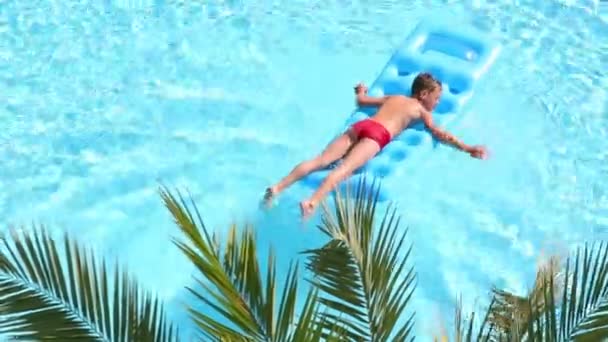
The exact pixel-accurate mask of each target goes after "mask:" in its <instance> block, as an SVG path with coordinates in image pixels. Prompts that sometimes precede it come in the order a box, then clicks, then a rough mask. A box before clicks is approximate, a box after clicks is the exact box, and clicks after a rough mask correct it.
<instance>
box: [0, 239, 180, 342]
mask: <svg viewBox="0 0 608 342" xmlns="http://www.w3.org/2000/svg"><path fill="white" fill-rule="evenodd" d="M10 233H11V234H10V236H3V237H2V238H1V241H0V303H2V304H1V305H0V334H3V335H5V336H9V337H10V336H12V337H15V338H16V337H19V338H31V339H35V340H53V339H55V340H60V341H64V340H73V339H77V340H81V341H84V340H93V341H135V340H137V341H175V340H177V338H178V334H177V329H176V328H175V327H174V326H173V325H171V324H170V323H168V322H167V320H166V318H165V314H164V310H163V307H162V305H161V303H160V302H159V300H158V299H155V298H154V297H152V296H150V295H149V294H148V293H146V292H144V291H142V290H141V288H140V286H138V284H137V283H136V282H135V281H134V280H133V279H132V278H131V277H130V276H129V275H128V274H127V273H126V272H125V271H123V270H122V269H121V268H119V267H118V266H116V267H115V271H114V276H113V281H112V279H111V275H110V274H109V273H108V268H107V266H106V263H105V262H101V263H98V262H97V261H96V260H95V256H94V255H93V254H92V253H91V252H90V251H88V250H86V249H85V248H84V247H82V246H81V245H80V244H79V243H77V242H76V241H75V240H73V239H72V238H71V237H70V236H69V235H68V234H65V235H64V238H63V250H62V248H61V247H62V246H61V243H59V242H56V241H55V240H54V239H53V238H51V237H50V236H49V234H48V232H47V231H46V229H44V228H43V227H41V229H33V230H32V231H25V230H22V231H21V232H17V231H15V230H11V231H10ZM112 283H113V285H112Z"/></svg>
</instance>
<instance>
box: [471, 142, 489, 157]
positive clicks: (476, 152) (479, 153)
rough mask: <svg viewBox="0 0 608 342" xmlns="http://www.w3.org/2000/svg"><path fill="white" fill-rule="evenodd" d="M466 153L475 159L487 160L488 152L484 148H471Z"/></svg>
mask: <svg viewBox="0 0 608 342" xmlns="http://www.w3.org/2000/svg"><path fill="white" fill-rule="evenodd" d="M467 153H468V154H470V155H471V157H473V158H477V159H487V158H488V150H487V149H486V148H485V147H484V146H479V145H477V146H471V147H469V148H467Z"/></svg>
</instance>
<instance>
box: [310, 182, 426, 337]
mask: <svg viewBox="0 0 608 342" xmlns="http://www.w3.org/2000/svg"><path fill="white" fill-rule="evenodd" d="M346 191H347V194H346V196H342V194H341V192H340V191H338V192H337V193H336V196H335V201H334V203H335V211H334V212H333V213H332V211H330V210H329V209H328V208H327V206H325V204H324V205H323V215H322V220H321V221H322V222H321V225H320V226H319V229H320V230H321V231H322V232H324V233H325V234H327V235H328V236H329V237H330V241H329V242H327V243H326V244H325V245H324V246H322V247H321V248H318V249H311V250H306V251H304V252H303V253H304V254H306V255H307V256H308V262H307V268H308V269H310V270H312V272H313V273H314V274H315V275H316V276H315V279H313V280H312V282H313V284H315V286H316V287H317V288H318V289H319V290H320V291H321V293H322V296H321V299H320V300H321V302H322V303H323V304H324V305H325V306H326V307H327V308H328V309H330V310H328V312H327V313H325V314H324V315H325V317H326V319H327V321H329V322H336V321H339V320H342V321H343V322H344V324H345V327H346V328H347V330H348V334H349V338H350V339H351V340H355V341H388V340H391V341H406V340H409V339H413V334H412V328H413V318H414V314H413V313H412V314H411V315H409V317H407V319H406V317H404V315H403V313H404V312H405V310H406V308H407V305H408V303H409V300H410V298H411V296H412V293H413V291H414V289H415V279H416V278H415V274H414V270H413V267H408V266H407V264H408V257H409V255H410V252H411V246H410V247H408V248H407V249H406V248H405V238H406V235H407V229H403V230H402V229H401V227H399V218H398V216H397V214H396V210H394V209H392V207H390V206H389V207H388V208H387V210H386V213H385V214H384V216H383V217H382V219H381V222H379V225H378V226H376V225H377V220H376V219H377V216H376V215H377V214H376V205H377V203H378V191H379V187H376V186H375V182H373V183H372V185H371V186H369V187H368V186H367V184H366V181H365V179H364V178H362V179H361V181H360V182H359V184H358V186H357V187H356V190H355V191H356V192H355V193H354V194H353V195H352V196H351V194H350V193H348V192H350V189H348V188H347V189H346ZM402 253H403V256H401V254H402ZM338 314H341V315H343V316H344V317H343V318H340V317H339V316H338ZM402 319H403V320H404V322H401V321H400V320H402Z"/></svg>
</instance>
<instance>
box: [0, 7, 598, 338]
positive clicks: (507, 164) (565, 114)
mask: <svg viewBox="0 0 608 342" xmlns="http://www.w3.org/2000/svg"><path fill="white" fill-rule="evenodd" d="M207 3H209V4H208V5H200V4H197V3H196V2H179V3H178V2H172V1H168V0H165V1H161V0H157V1H156V2H154V1H152V0H148V1H128V0H121V1H115V2H112V1H109V0H107V1H99V2H87V1H63V2H50V1H27V2H26V1H21V2H18V1H8V2H4V3H2V4H0V100H1V101H0V103H2V106H1V107H0V127H1V129H0V158H1V160H2V161H3V163H2V167H1V168H0V186H1V187H2V190H3V191H2V192H1V193H0V220H1V223H2V225H3V226H8V225H17V224H26V225H27V224H30V223H31V222H32V221H34V222H40V223H45V224H48V225H50V227H52V228H53V229H55V230H57V231H62V230H67V231H70V232H72V233H73V234H75V235H76V236H77V237H79V238H80V239H82V240H83V241H85V242H87V243H89V244H90V245H92V246H94V247H96V248H97V249H99V250H100V252H103V253H105V254H106V255H108V256H114V257H116V256H118V257H120V258H121V260H123V261H124V262H125V264H127V265H128V266H130V267H131V269H132V270H133V272H134V273H135V275H136V276H137V277H138V278H139V279H140V280H141V282H142V283H143V284H144V286H146V287H147V288H149V289H151V290H154V291H157V292H158V293H159V294H160V295H161V296H163V298H164V299H165V300H166V301H167V302H169V303H177V300H178V299H181V298H182V296H183V295H184V290H183V287H184V286H185V285H188V284H190V283H191V276H190V273H189V272H190V271H191V270H192V269H191V267H190V266H189V265H188V264H187V263H186V262H185V260H184V259H183V258H182V257H181V255H180V254H179V252H178V251H177V250H176V248H174V247H173V245H172V244H171V243H170V241H169V236H171V235H172V234H174V233H176V232H177V231H176V229H175V227H174V226H173V224H172V222H171V218H170V217H169V215H168V213H167V211H166V210H165V209H164V208H163V206H162V203H161V201H160V198H159V196H158V194H157V192H156V191H157V186H158V181H159V180H161V181H163V182H164V183H166V184H169V185H172V186H178V187H188V188H189V190H190V191H191V192H192V193H193V195H194V197H195V200H196V201H197V204H198V205H199V208H200V209H201V212H202V214H203V216H204V218H205V219H206V223H207V224H208V225H209V226H210V227H213V228H215V229H217V230H218V231H221V230H223V229H225V228H227V227H228V225H229V224H230V223H232V222H233V221H236V222H244V221H249V222H253V223H254V224H256V226H257V227H258V229H259V232H260V233H259V234H260V243H261V245H262V246H266V244H267V243H272V244H273V245H274V246H275V247H276V248H277V249H278V252H279V257H280V258H281V260H282V265H283V266H284V265H286V264H287V261H288V258H290V257H295V256H296V253H297V252H298V251H299V250H301V249H302V248H305V247H310V246H314V245H316V244H318V243H319V242H320V241H321V237H320V236H319V234H318V233H317V232H316V230H314V229H313V228H311V227H301V226H300V224H299V221H298V210H297V202H298V201H299V200H301V199H302V198H303V197H305V196H307V195H308V194H309V193H310V190H309V189H307V188H304V187H301V186H294V187H293V188H291V189H290V190H288V191H287V192H286V193H285V194H284V195H283V196H282V197H281V202H280V204H279V206H278V207H277V208H276V209H275V210H273V211H271V212H270V213H268V214H261V213H259V212H258V211H257V203H258V200H259V198H260V196H261V195H262V192H263V190H264V188H265V187H266V186H267V185H269V184H270V183H272V182H274V181H276V180H278V179H279V178H280V177H282V176H283V175H284V174H285V173H286V172H288V171H289V170H290V168H291V167H292V166H293V165H294V163H296V162H298V161H300V160H301V159H303V158H308V157H310V156H311V155H313V154H314V153H316V152H317V151H318V150H319V149H321V148H323V146H324V145H325V143H326V142H327V141H328V139H330V138H331V137H332V136H333V135H334V134H335V133H336V130H338V129H340V128H341V127H342V124H343V122H344V120H345V119H346V118H347V116H348V115H349V113H350V112H351V111H352V109H353V94H352V86H353V85H354V84H355V83H357V82H359V81H365V82H366V83H368V84H370V83H371V82H372V81H373V79H374V78H375V76H376V73H377V72H379V70H380V68H381V67H382V65H384V63H385V62H386V61H387V59H388V58H389V56H390V54H391V53H392V52H393V50H394V47H395V46H397V44H398V43H400V42H401V41H402V40H403V38H404V37H405V36H406V35H407V33H409V32H410V30H411V29H412V28H413V27H414V26H415V25H416V24H417V22H418V21H419V20H420V19H422V18H424V17H425V16H427V15H431V14H432V15H434V16H438V17H440V18H443V20H446V21H450V22H453V24H454V25H458V24H462V23H472V24H473V25H475V26H476V27H478V28H481V29H483V30H485V31H487V32H488V33H489V34H491V35H493V36H494V37H495V39H497V40H499V41H500V42H501V43H502V44H503V45H504V48H503V52H502V54H501V56H500V58H499V60H498V61H497V62H496V64H495V65H494V66H493V67H492V69H491V71H490V74H489V76H488V77H487V78H486V79H485V81H484V82H483V83H482V87H481V88H480V89H479V90H478V91H477V94H476V96H475V97H474V98H473V99H472V100H471V102H470V104H469V106H468V107H467V108H466V109H465V111H464V116H463V119H462V120H460V121H458V122H457V123H455V124H454V125H452V126H450V127H448V129H449V130H450V131H452V132H453V133H454V134H456V135H457V136H459V137H461V138H462V139H463V140H465V141H467V142H471V143H485V144H487V146H488V147H489V148H490V150H491V151H492V153H493V158H492V159H491V160H488V161H478V160H474V159H471V158H469V157H467V156H466V155H464V154H461V153H458V152H455V151H453V150H450V149H447V148H440V149H438V150H436V151H435V152H434V153H433V154H431V155H429V156H428V158H426V159H424V160H423V161H421V162H420V164H417V165H407V164H404V165H403V167H404V168H406V169H407V170H408V174H409V176H408V178H407V179H397V180H394V181H393V182H392V183H390V184H386V185H387V186H391V187H393V189H394V190H393V191H392V193H400V194H401V195H400V196H398V197H396V198H394V200H395V201H396V203H397V204H398V205H399V208H400V211H401V214H402V215H403V218H404V222H405V224H407V225H408V226H409V227H410V228H411V232H412V233H411V234H410V239H411V240H412V241H413V242H414V243H415V258H416V260H415V261H416V265H417V270H418V274H419V288H418V292H417V295H416V298H417V300H416V303H415V305H416V308H417V312H418V330H419V334H421V335H424V334H427V333H429V332H430V331H431V330H432V329H436V328H437V323H436V317H439V316H441V317H444V318H445V319H446V320H447V321H448V322H447V323H449V322H450V320H451V319H452V305H453V304H454V301H455V296H456V295H458V294H461V293H462V294H463V299H464V302H465V305H466V308H470V307H472V305H473V304H474V303H476V301H479V300H484V299H485V298H486V297H485V296H486V293H487V290H488V289H489V288H490V285H492V284H497V285H499V286H503V287H506V288H508V289H511V290H514V291H524V290H525V289H526V288H527V287H528V286H530V284H531V283H532V280H533V274H534V268H535V266H536V263H537V261H538V259H539V256H540V255H541V254H542V251H543V250H544V249H546V248H549V247H551V246H558V248H572V247H574V246H575V245H576V244H578V243H580V242H582V241H585V240H589V239H596V238H601V237H605V236H606V233H607V232H608V218H607V217H608V215H607V214H608V197H607V194H606V186H605V183H604V182H603V181H602V178H603V177H605V174H606V171H608V169H607V168H606V166H605V164H606V163H605V161H606V158H607V157H608V155H607V153H606V151H608V140H607V139H606V135H607V134H608V132H607V129H608V119H606V116H607V114H608V95H607V93H606V90H605V89H608V24H607V23H606V22H604V21H602V20H601V19H600V18H599V17H598V16H593V15H592V14H590V13H591V12H590V11H588V9H586V8H585V6H583V5H581V6H577V5H576V4H574V5H572V4H570V5H566V4H565V3H557V2H549V1H547V2H544V3H542V4H541V2H538V3H537V2H535V1H518V2H517V4H515V3H514V2H509V1H506V0H503V1H467V2H458V1H416V2H413V3H411V2H404V1H396V0H383V1H375V2H370V1H364V0H358V1H354V2H352V1H339V0H333V1H328V2H325V1H324V2H320V1H303V0H300V1H283V2H278V1H236V0H235V1H211V2H207ZM280 265H281V264H280ZM177 312H178V311H177V309H176V308H173V311H172V313H173V315H174V317H175V319H181V318H182V317H181V316H179V315H178V314H177ZM182 322H185V321H182ZM184 324H185V323H184Z"/></svg>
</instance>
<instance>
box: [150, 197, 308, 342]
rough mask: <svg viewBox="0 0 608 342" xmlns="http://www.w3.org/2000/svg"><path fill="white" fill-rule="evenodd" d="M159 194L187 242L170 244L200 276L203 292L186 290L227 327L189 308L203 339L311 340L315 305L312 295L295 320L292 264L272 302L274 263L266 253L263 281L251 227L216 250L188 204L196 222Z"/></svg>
mask: <svg viewBox="0 0 608 342" xmlns="http://www.w3.org/2000/svg"><path fill="white" fill-rule="evenodd" d="M160 192H161V197H162V199H163V201H164V204H165V206H166V207H167V208H168V210H169V211H170V212H171V214H172V215H173V218H174V220H175V223H176V224H177V226H178V227H179V229H180V230H181V231H182V233H183V234H184V235H185V236H186V238H187V241H186V242H184V241H181V240H180V239H175V240H174V243H175V244H176V245H177V247H178V248H179V249H180V250H181V251H182V252H183V253H184V254H185V255H186V256H187V257H188V258H189V259H190V261H192V263H193V264H194V265H195V267H196V268H197V269H198V271H199V272H200V273H201V275H202V276H203V278H202V279H201V278H198V279H197V280H196V281H197V284H198V285H199V286H200V287H201V288H202V289H203V291H201V290H197V289H195V288H189V291H190V292H191V293H192V294H193V295H194V296H195V297H196V298H198V299H199V300H200V301H202V302H203V303H205V304H206V305H208V306H209V307H210V308H211V309H213V311H215V313H217V314H219V315H220V316H222V317H223V318H225V319H226V320H227V321H228V322H230V323H231V325H228V324H225V323H222V322H220V321H219V320H217V319H215V318H213V317H212V316H211V315H210V314H208V313H207V312H208V311H206V310H205V311H201V310H198V309H196V308H194V307H192V306H190V307H189V312H190V314H191V317H192V318H193V320H194V322H195V323H196V325H197V326H198V327H199V328H200V329H201V331H202V333H203V334H204V335H205V336H207V337H208V338H211V339H213V338H216V339H217V338H219V337H224V338H225V339H227V340H230V341H281V342H283V341H310V339H307V338H309V337H310V336H311V335H310V334H311V333H315V331H317V330H318V329H319V328H318V324H317V316H318V315H317V303H318V301H317V299H316V292H315V291H313V290H311V291H310V292H309V294H308V296H307V298H306V303H305V305H304V309H303V310H302V312H301V314H300V315H299V317H296V315H295V312H296V308H297V294H298V288H299V286H298V277H299V275H298V265H297V264H292V265H291V266H290V268H289V270H288V272H287V277H286V279H285V283H284V284H283V289H282V294H281V296H280V302H279V303H277V302H276V297H275V293H276V291H277V274H276V259H275V256H274V254H273V252H272V249H270V253H269V256H268V262H267V267H266V276H265V278H266V279H265V281H263V273H262V272H261V270H260V265H259V261H258V248H257V244H256V240H255V234H254V232H253V228H252V227H250V226H246V227H245V228H244V229H243V230H242V231H241V232H240V234H238V233H237V228H236V227H235V226H232V227H231V228H230V229H229V231H228V238H227V239H226V242H225V244H224V246H221V244H220V242H219V240H220V239H218V238H217V237H216V235H210V234H209V232H208V230H207V228H206V227H205V225H204V223H203V221H202V219H201V217H200V214H199V212H198V209H197V208H196V205H195V204H194V203H193V202H191V205H192V207H193V209H194V212H195V214H196V216H197V220H195V219H194V216H193V214H192V212H191V211H190V208H189V206H188V205H187V203H186V202H185V200H184V198H183V196H182V195H181V194H180V193H179V191H177V198H176V197H175V196H173V194H171V193H170V192H169V191H168V190H167V189H166V187H162V188H161V191H160ZM190 199H191V198H190Z"/></svg>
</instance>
